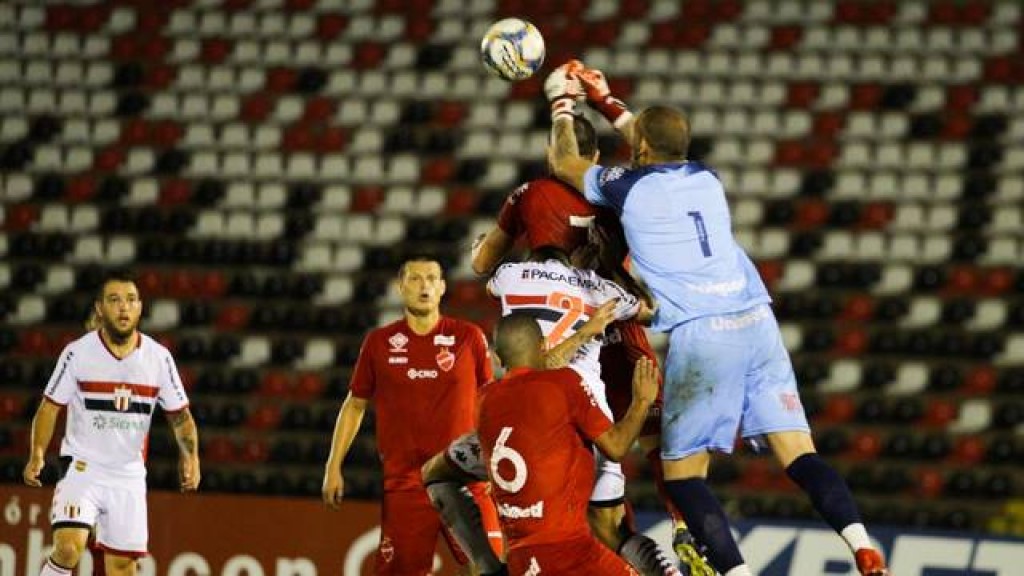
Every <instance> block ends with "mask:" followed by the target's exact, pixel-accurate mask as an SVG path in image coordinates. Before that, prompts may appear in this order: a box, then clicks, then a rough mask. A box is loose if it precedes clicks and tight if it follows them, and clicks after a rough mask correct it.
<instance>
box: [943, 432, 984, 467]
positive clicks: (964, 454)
mask: <svg viewBox="0 0 1024 576" xmlns="http://www.w3.org/2000/svg"><path fill="white" fill-rule="evenodd" d="M987 450H988V448H987V447H986V446H985V442H984V441H983V440H982V439H981V438H978V437H977V436H965V437H963V438H960V439H959V440H957V442H956V446H955V447H954V448H953V455H952V460H953V462H955V463H957V464H960V465H967V466H971V465H974V464H978V463H980V462H981V461H983V460H984V459H985V453H986V451H987Z"/></svg>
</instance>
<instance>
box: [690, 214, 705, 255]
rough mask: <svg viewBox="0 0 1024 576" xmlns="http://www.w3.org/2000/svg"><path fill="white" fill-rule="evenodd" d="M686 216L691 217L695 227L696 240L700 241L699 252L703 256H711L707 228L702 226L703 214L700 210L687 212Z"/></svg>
mask: <svg viewBox="0 0 1024 576" xmlns="http://www.w3.org/2000/svg"><path fill="white" fill-rule="evenodd" d="M686 215H687V216H689V217H690V218H693V225H694V226H695V227H696V228H697V240H699V241H700V253H701V254H703V255H704V257H705V258H710V257H711V243H710V242H708V229H707V228H705V227H704V216H703V215H701V213H700V212H687V213H686Z"/></svg>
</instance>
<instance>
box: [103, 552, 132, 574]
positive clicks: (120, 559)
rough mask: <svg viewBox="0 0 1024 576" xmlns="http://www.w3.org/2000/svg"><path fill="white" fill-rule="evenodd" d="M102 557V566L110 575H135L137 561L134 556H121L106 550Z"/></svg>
mask: <svg viewBox="0 0 1024 576" xmlns="http://www.w3.org/2000/svg"><path fill="white" fill-rule="evenodd" d="M103 558H104V563H103V567H104V569H105V570H106V571H107V574H109V575H110V576H135V573H136V571H137V570H138V565H139V563H138V558H137V557H136V556H122V555H120V554H114V553H111V552H106V553H105V554H104V555H103Z"/></svg>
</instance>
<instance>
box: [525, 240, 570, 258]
mask: <svg viewBox="0 0 1024 576" xmlns="http://www.w3.org/2000/svg"><path fill="white" fill-rule="evenodd" d="M530 260H533V261H534V262H544V261H546V260H560V261H562V262H568V261H569V254H567V253H566V252H565V250H563V249H562V248H561V247H559V246H555V245H554V244H544V245H543V246H537V247H536V248H532V249H530Z"/></svg>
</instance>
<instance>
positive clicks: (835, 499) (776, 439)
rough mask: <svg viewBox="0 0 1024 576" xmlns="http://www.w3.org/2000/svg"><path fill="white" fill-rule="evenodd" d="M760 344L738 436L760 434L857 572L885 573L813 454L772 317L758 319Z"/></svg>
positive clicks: (846, 498) (841, 485)
mask: <svg viewBox="0 0 1024 576" xmlns="http://www.w3.org/2000/svg"><path fill="white" fill-rule="evenodd" d="M758 329H759V330H760V331H761V333H762V336H761V340H762V341H763V344H762V345H761V346H759V347H757V350H758V352H759V357H758V358H757V360H756V362H755V366H756V369H755V370H752V371H751V373H750V374H749V375H748V383H747V391H748V396H747V410H746V412H745V413H744V416H743V433H744V436H757V435H761V434H763V435H764V437H765V438H766V439H767V443H768V445H769V446H770V447H771V450H772V453H773V454H774V455H775V459H776V460H777V461H778V462H779V464H780V465H781V466H782V467H783V469H785V470H786V474H787V475H789V477H790V478H791V479H792V480H793V482H795V483H796V484H797V485H798V486H800V488H801V489H803V491H804V492H805V493H806V494H807V495H808V497H809V498H810V500H811V503H812V504H813V506H814V509H815V510H817V511H818V513H819V514H820V515H821V517H822V518H824V519H825V521H826V522H827V523H828V524H829V525H830V526H831V527H832V529H833V530H835V531H836V532H837V533H838V534H839V535H840V536H842V538H843V540H845V541H846V543H847V545H848V546H849V547H850V551H851V552H852V553H853V554H854V555H855V557H856V558H857V563H858V568H859V569H860V571H861V573H862V574H871V575H874V576H877V575H881V574H884V573H885V565H884V562H882V560H881V555H880V554H878V552H877V551H876V550H875V549H874V547H873V545H872V544H871V540H870V539H869V537H868V533H867V529H866V528H865V527H864V523H863V522H862V521H861V518H860V512H859V510H858V509H857V504H856V502H854V499H853V494H852V493H851V492H850V489H849V488H848V487H847V485H846V482H845V481H844V480H843V478H842V476H840V475H839V473H838V472H836V470H835V469H834V468H832V467H831V466H829V465H828V464H827V463H826V462H825V461H824V460H823V459H822V458H821V457H820V456H819V455H818V453H817V451H816V450H815V447H814V441H813V440H812V438H811V434H810V427H809V426H808V424H807V418H806V416H805V414H804V410H803V406H802V405H801V403H800V396H799V392H798V390H797V382H796V376H795V375H794V373H793V366H792V363H791V362H790V359H789V354H788V353H787V352H786V348H785V346H784V344H783V342H782V336H781V334H780V333H779V330H778V325H777V324H776V322H775V319H774V317H772V318H767V319H765V321H763V322H762V323H760V324H759V326H758Z"/></svg>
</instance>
